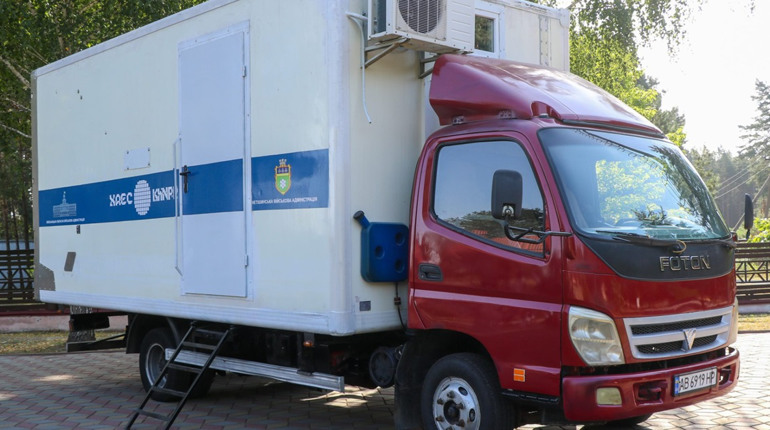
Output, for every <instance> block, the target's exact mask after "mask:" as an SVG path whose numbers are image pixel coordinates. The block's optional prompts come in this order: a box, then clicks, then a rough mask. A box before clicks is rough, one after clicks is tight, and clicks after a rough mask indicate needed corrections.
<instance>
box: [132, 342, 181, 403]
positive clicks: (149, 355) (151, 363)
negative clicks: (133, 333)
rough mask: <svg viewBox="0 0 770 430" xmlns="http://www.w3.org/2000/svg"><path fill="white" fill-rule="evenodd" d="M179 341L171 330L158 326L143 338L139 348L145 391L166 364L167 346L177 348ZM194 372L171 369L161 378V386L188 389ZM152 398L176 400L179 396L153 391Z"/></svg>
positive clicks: (160, 400)
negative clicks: (177, 341) (176, 340)
mask: <svg viewBox="0 0 770 430" xmlns="http://www.w3.org/2000/svg"><path fill="white" fill-rule="evenodd" d="M176 347H177V343H176V342H175V341H174V336H173V335H172V334H171V330H169V329H168V328H166V327H158V328H154V329H152V330H150V331H149V332H147V334H146V335H145V336H144V338H143V339H142V344H141V346H140V349H139V374H140V376H141V378H142V386H143V387H144V391H149V390H150V387H152V384H153V383H154V382H155V379H157V377H158V375H160V373H161V371H162V370H163V367H165V365H166V348H176ZM191 376H192V374H189V373H186V372H180V371H178V370H171V371H169V372H168V373H167V374H166V376H164V377H163V379H162V380H161V382H160V384H158V385H159V387H161V388H168V389H171V390H177V391H187V389H188V388H189V387H190V383H191V382H192V378H191ZM151 397H152V399H153V400H157V401H159V402H171V401H176V400H178V399H179V397H177V396H174V395H171V394H164V393H158V392H153V393H152V396H151Z"/></svg>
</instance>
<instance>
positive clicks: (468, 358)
mask: <svg viewBox="0 0 770 430" xmlns="http://www.w3.org/2000/svg"><path fill="white" fill-rule="evenodd" d="M509 406H510V405H509V404H508V402H506V401H505V400H504V399H503V398H502V397H501V396H500V384H499V382H498V380H497V372H495V369H494V367H493V366H492V364H491V363H489V362H488V361H487V360H485V359H483V358H482V357H480V356H479V355H476V354H470V353H459V354H452V355H448V356H446V357H444V358H442V359H440V360H439V361H437V362H436V363H435V364H434V365H433V366H432V367H431V368H430V370H429V371H428V374H427V375H426V376H425V382H424V384H423V387H422V394H421V398H420V408H421V416H422V423H423V428H424V429H425V430H433V429H436V430H445V429H448V428H450V427H451V428H462V429H463V430H510V429H511V428H513V426H514V422H515V421H514V418H515V417H514V413H513V410H512V409H511V408H510V407H509Z"/></svg>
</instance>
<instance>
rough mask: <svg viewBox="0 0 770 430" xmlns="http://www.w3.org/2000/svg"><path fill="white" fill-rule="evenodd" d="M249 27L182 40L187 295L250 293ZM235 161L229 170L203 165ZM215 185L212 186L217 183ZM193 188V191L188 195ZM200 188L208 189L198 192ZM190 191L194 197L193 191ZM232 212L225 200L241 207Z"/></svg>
mask: <svg viewBox="0 0 770 430" xmlns="http://www.w3.org/2000/svg"><path fill="white" fill-rule="evenodd" d="M247 28H248V27H247V26H244V25H241V26H239V27H237V28H236V29H228V30H225V31H222V32H218V33H215V34H213V35H208V36H205V37H202V38H196V39H194V40H191V41H188V42H184V43H182V44H180V48H179V71H180V72H179V73H180V77H179V81H180V83H179V86H180V142H181V143H180V147H181V150H180V152H181V164H182V166H178V167H181V170H182V171H189V172H190V174H189V175H188V176H187V177H186V178H185V179H183V180H180V182H181V183H182V184H184V183H185V182H187V185H186V186H185V185H182V186H181V187H180V188H182V189H181V190H180V193H179V194H180V196H181V208H182V209H181V212H182V213H181V215H182V216H181V244H180V247H179V249H180V252H181V255H180V257H181V258H180V259H181V261H182V264H181V266H182V267H181V269H182V270H181V273H182V291H183V293H185V294H208V295H224V296H236V297H245V296H246V295H247V291H246V285H247V273H246V266H247V248H246V243H247V242H246V241H247V235H246V225H247V223H248V222H249V220H250V214H251V210H250V209H251V204H250V200H249V202H247V201H246V190H247V189H248V187H247V182H250V178H249V179H248V180H247V179H246V175H244V174H243V173H241V174H240V176H238V175H235V176H236V177H237V179H236V181H235V182H234V183H230V182H228V181H224V182H223V181H221V179H222V178H223V177H230V172H232V171H233V169H236V170H237V169H243V172H248V169H247V165H248V164H250V159H249V158H248V157H247V152H248V151H247V150H246V147H247V145H246V136H245V124H246V117H245V115H246V113H245V103H246V101H245V98H246V97H245V79H244V78H245V51H244V50H245V47H246V34H247ZM232 160H236V161H237V162H236V163H231V164H228V165H227V167H225V168H216V169H211V168H206V167H205V166H204V165H208V164H211V163H218V162H223V161H232ZM212 184H214V185H212ZM188 187H189V190H188ZM201 190H206V191H205V192H203V193H202V192H201ZM188 191H189V192H188ZM238 200H240V202H239V203H240V205H238V204H236V205H235V207H233V205H232V204H231V203H227V204H222V203H221V202H223V201H227V202H232V201H236V202H238Z"/></svg>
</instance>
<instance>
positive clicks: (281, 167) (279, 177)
mask: <svg viewBox="0 0 770 430" xmlns="http://www.w3.org/2000/svg"><path fill="white" fill-rule="evenodd" d="M289 188H291V164H286V159H285V158H281V159H280V160H278V165H277V166H275V189H276V190H278V192H279V193H281V194H282V195H283V194H286V192H287V191H289Z"/></svg>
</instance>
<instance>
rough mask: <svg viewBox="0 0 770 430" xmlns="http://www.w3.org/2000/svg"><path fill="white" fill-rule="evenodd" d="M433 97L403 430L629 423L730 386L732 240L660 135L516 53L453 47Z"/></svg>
mask: <svg viewBox="0 0 770 430" xmlns="http://www.w3.org/2000/svg"><path fill="white" fill-rule="evenodd" d="M430 98H431V104H432V106H433V108H434V110H435V111H436V113H437V114H438V117H439V120H440V122H441V124H442V125H447V126H446V127H444V128H442V129H440V130H439V131H437V132H436V133H434V134H433V135H432V136H431V137H430V138H429V139H428V141H427V143H426V144H425V146H424V149H423V152H422V155H421V157H420V159H419V161H418V165H417V169H416V173H415V182H414V190H413V197H412V213H411V221H410V222H411V225H410V234H411V249H410V271H411V273H410V277H409V283H410V288H409V298H408V313H409V318H408V326H409V337H410V340H409V342H407V344H406V346H405V348H404V351H403V354H402V356H401V359H400V361H399V367H398V372H397V377H396V381H397V383H396V405H397V411H396V423H397V426H398V427H399V428H416V427H419V426H420V425H422V427H423V428H426V429H427V428H437V429H446V428H450V427H451V428H471V429H487V428H511V427H514V426H517V425H523V424H527V423H544V424H545V423H589V422H618V423H626V424H630V423H637V422H641V421H644V420H645V419H646V418H648V417H649V415H650V414H653V413H655V412H658V411H662V410H666V409H671V408H678V407H682V406H686V405H689V404H692V403H696V402H700V401H703V400H706V399H710V398H714V397H717V396H720V395H723V394H725V393H727V392H729V391H730V390H731V389H732V388H733V387H734V386H735V383H736V381H737V378H738V370H739V354H738V352H737V351H736V350H734V349H733V348H731V347H730V345H731V344H732V343H733V342H734V341H735V339H736V336H737V328H736V323H737V321H736V319H737V302H736V301H735V274H734V269H733V252H734V242H733V239H732V234H731V232H730V231H729V230H728V228H727V227H726V225H725V223H724V221H723V220H722V219H721V217H720V215H719V214H718V211H717V209H716V206H715V204H714V202H713V200H712V198H711V197H710V196H709V194H708V191H707V189H706V187H705V185H704V184H703V181H702V180H701V179H700V177H699V176H698V175H697V173H696V172H695V170H694V169H693V167H692V166H691V165H690V164H689V162H688V161H687V159H686V158H685V157H684V155H683V154H682V153H681V151H680V150H679V149H678V148H677V147H676V146H675V145H673V144H672V143H671V142H669V141H668V140H667V139H666V138H665V136H664V135H663V134H662V133H661V132H660V130H658V129H657V128H656V127H655V126H654V125H652V124H651V123H649V122H648V121H647V120H646V119H644V118H643V117H641V116H640V115H639V114H637V113H636V112H634V111H633V110H632V109H630V108H629V107H627V106H625V105H623V104H622V103H621V102H620V101H618V100H617V99H615V98H614V97H613V96H611V95H609V94H608V93H606V92H604V91H603V90H601V89H599V88H597V87H595V86H594V85H592V84H590V83H588V82H586V81H584V80H582V79H580V78H577V77H575V76H574V75H571V74H568V73H563V72H559V71H556V70H551V69H546V68H540V67H534V66H527V65H522V64H517V63H512V62H508V61H503V60H499V61H498V60H489V59H478V58H475V57H469V56H455V55H443V56H441V57H440V58H439V59H438V61H437V62H436V64H435V68H434V71H433V78H432V83H431V94H430ZM416 417H422V418H421V420H422V422H421V423H417V422H416Z"/></svg>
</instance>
